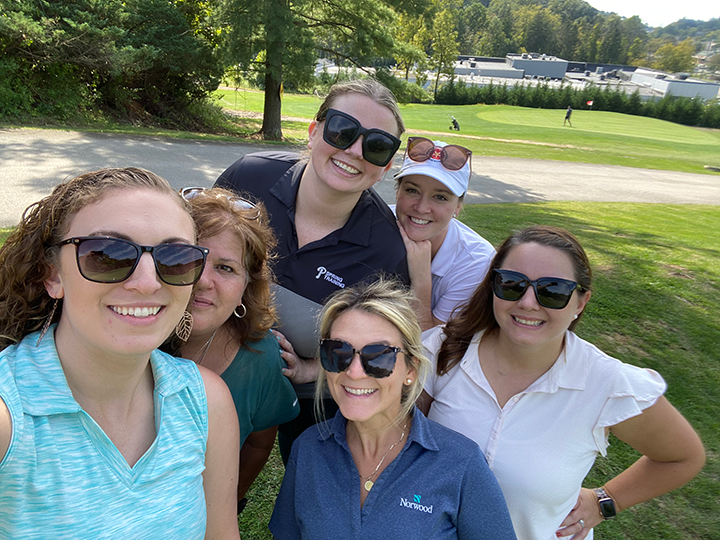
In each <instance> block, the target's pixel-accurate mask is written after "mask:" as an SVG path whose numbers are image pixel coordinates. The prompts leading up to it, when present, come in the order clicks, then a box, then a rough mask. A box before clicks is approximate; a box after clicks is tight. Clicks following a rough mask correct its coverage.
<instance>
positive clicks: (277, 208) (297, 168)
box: [215, 151, 410, 358]
mask: <svg viewBox="0 0 720 540" xmlns="http://www.w3.org/2000/svg"><path fill="white" fill-rule="evenodd" d="M306 166H307V162H306V161H303V160H301V156H300V155H299V154H295V153H288V152H272V151H271V152H257V153H254V154H248V155H246V156H243V157H242V158H240V159H239V160H237V161H236V162H235V163H234V164H233V165H231V166H230V167H229V168H228V169H227V170H226V171H225V172H223V173H222V175H220V178H218V180H217V182H215V185H216V186H219V187H224V188H228V189H232V190H234V191H236V192H239V193H249V194H251V195H252V196H253V197H255V198H256V199H260V200H261V201H263V203H264V204H265V207H266V208H267V211H268V213H269V214H270V225H271V227H272V228H273V230H274V232H275V236H276V237H277V239H278V245H277V248H276V253H277V255H278V259H277V260H276V262H275V264H274V266H273V271H274V273H275V277H276V278H277V281H278V286H277V287H276V288H275V290H274V293H275V296H276V303H277V305H278V309H279V319H280V324H281V326H280V330H281V331H282V332H283V333H284V334H285V337H287V338H288V340H289V341H290V343H292V344H293V346H294V348H295V351H296V352H297V353H298V355H299V356H301V357H304V358H311V357H314V356H315V352H316V351H317V344H318V339H317V335H316V329H315V320H314V315H315V314H316V313H317V312H318V311H319V309H320V308H321V307H322V304H324V302H325V300H326V299H327V297H328V296H329V295H331V294H332V293H334V292H336V291H338V290H340V289H343V288H345V287H346V286H351V285H354V284H355V283H358V282H359V281H363V280H365V279H367V278H368V277H369V276H372V275H374V274H377V273H378V272H383V273H385V274H389V275H390V274H391V275H395V276H396V277H398V278H400V279H401V280H402V281H404V282H405V283H409V282H410V277H409V274H408V269H407V258H406V254H405V246H404V244H403V241H402V237H401V236H400V231H399V230H398V227H397V223H396V221H395V216H394V215H393V213H392V212H391V211H390V209H389V208H388V206H387V204H385V202H384V201H383V200H382V199H381V198H380V196H379V195H378V194H377V193H376V192H375V190H373V189H368V190H365V191H364V192H363V193H362V194H361V195H360V200H359V201H358V202H357V204H356V205H355V208H354V209H353V211H352V213H351V215H350V218H349V219H348V221H347V223H345V225H344V226H343V227H342V228H340V229H338V230H336V231H334V232H332V233H330V234H329V235H327V236H326V237H325V238H322V239H320V240H318V241H316V242H311V243H309V244H307V245H305V246H303V247H302V248H300V249H298V240H297V234H296V232H295V199H296V198H297V192H298V187H299V185H300V179H301V177H302V174H303V171H304V170H305V167H306Z"/></svg>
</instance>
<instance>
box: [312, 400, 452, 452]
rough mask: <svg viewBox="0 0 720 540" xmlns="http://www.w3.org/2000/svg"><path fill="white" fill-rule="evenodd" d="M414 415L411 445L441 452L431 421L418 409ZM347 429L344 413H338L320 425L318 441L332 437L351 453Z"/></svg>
mask: <svg viewBox="0 0 720 540" xmlns="http://www.w3.org/2000/svg"><path fill="white" fill-rule="evenodd" d="M412 415H413V421H412V426H411V427H410V433H409V434H408V441H409V444H411V443H413V442H415V443H417V444H419V445H420V446H422V447H423V448H425V449H426V450H434V451H437V450H439V449H440V448H439V447H438V445H437V442H435V437H433V435H432V433H431V430H430V425H429V423H430V420H428V419H427V418H425V415H424V414H423V413H422V412H421V411H420V409H418V408H417V407H415V408H414V409H413V412H412ZM346 428H347V420H346V419H345V417H344V416H343V415H342V413H341V412H340V411H338V412H337V413H336V414H335V416H334V417H333V418H331V419H330V420H327V421H326V422H324V423H322V424H319V425H318V429H319V431H320V433H319V435H318V440H319V441H326V440H328V439H330V438H331V437H332V438H334V439H335V442H336V443H338V444H339V445H340V446H342V447H343V448H345V449H346V450H347V451H348V452H349V451H350V448H349V447H348V444H347V431H346ZM409 444H408V445H409Z"/></svg>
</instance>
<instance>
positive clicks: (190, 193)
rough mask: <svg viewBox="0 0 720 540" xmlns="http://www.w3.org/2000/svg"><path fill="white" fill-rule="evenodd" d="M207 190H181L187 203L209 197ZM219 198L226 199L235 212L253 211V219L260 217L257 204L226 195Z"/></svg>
mask: <svg viewBox="0 0 720 540" xmlns="http://www.w3.org/2000/svg"><path fill="white" fill-rule="evenodd" d="M207 191H208V190H207V188H204V187H186V188H183V189H181V190H180V196H181V197H182V198H183V199H185V200H186V201H192V200H193V199H197V198H198V197H206V196H207V193H206V192H207ZM217 196H218V197H225V198H226V199H227V200H228V201H230V204H232V207H233V208H234V209H235V210H252V211H253V215H252V218H253V219H256V218H258V217H260V209H259V208H258V207H257V206H255V204H254V203H253V202H251V201H248V200H247V199H244V198H242V197H230V196H228V195H225V194H222V195H221V194H218V195H217Z"/></svg>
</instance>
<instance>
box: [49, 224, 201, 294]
mask: <svg viewBox="0 0 720 540" xmlns="http://www.w3.org/2000/svg"><path fill="white" fill-rule="evenodd" d="M66 244H73V245H74V246H75V248H76V250H75V254H76V258H77V265H78V270H80V275H82V277H84V278H85V279H87V280H88V281H93V282H95V283H120V282H121V281H125V280H126V279H128V278H129V277H130V276H131V275H132V273H133V272H134V271H135V268H137V265H138V262H139V261H140V257H141V256H142V254H143V253H150V254H151V255H152V258H153V261H154V262H155V270H156V271H157V275H158V277H159V278H160V279H161V280H162V281H163V282H164V283H167V284H168V285H177V286H185V285H193V284H195V283H196V282H197V280H198V279H200V275H201V274H202V272H203V268H205V260H206V258H207V254H208V253H209V252H210V250H209V249H207V248H204V247H200V246H194V245H191V244H160V245H157V246H141V245H139V244H136V243H135V242H131V241H130V240H124V239H122V238H113V237H110V236H75V237H73V238H68V239H67V240H63V241H62V242H59V243H58V244H57V245H58V246H64V245H66Z"/></svg>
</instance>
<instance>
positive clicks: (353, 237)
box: [270, 161, 379, 247]
mask: <svg viewBox="0 0 720 540" xmlns="http://www.w3.org/2000/svg"><path fill="white" fill-rule="evenodd" d="M307 166H308V163H307V161H298V162H297V163H295V164H294V165H293V166H292V167H290V168H289V169H288V170H287V172H286V173H285V174H283V175H282V176H281V177H280V178H278V180H277V182H275V184H273V186H272V187H271V188H270V193H271V194H272V195H273V196H274V197H275V198H276V199H278V200H279V201H280V202H281V203H282V204H284V205H285V206H286V207H287V209H288V216H289V217H290V219H291V220H292V222H293V223H295V202H296V200H297V193H298V189H299V188H300V179H301V178H302V175H303V173H304V172H305V168H306V167H307ZM373 195H374V190H373V189H372V188H370V189H366V190H365V191H363V192H362V193H361V194H360V199H359V200H358V202H357V204H356V205H355V207H354V208H353V210H352V212H351V214H350V218H349V219H348V220H347V223H345V225H343V226H342V228H341V229H339V230H338V231H334V232H332V233H330V234H329V235H328V236H327V237H326V240H327V241H328V242H331V243H337V241H343V242H348V243H350V244H357V245H359V246H364V247H367V246H369V245H370V232H371V229H372V223H373V219H374V212H375V206H374V204H373ZM375 196H376V197H379V196H378V195H375Z"/></svg>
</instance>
